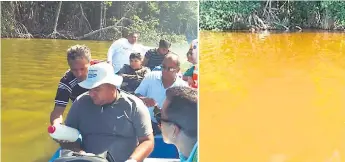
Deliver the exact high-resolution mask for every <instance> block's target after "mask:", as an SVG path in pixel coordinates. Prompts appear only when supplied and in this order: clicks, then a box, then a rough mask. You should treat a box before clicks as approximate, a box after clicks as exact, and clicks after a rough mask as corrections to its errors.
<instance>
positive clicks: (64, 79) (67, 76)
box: [60, 69, 77, 84]
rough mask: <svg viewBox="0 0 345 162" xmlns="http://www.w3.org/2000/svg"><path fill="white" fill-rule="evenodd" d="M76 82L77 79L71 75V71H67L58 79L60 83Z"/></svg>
mask: <svg viewBox="0 0 345 162" xmlns="http://www.w3.org/2000/svg"><path fill="white" fill-rule="evenodd" d="M76 80H77V78H76V77H75V76H74V75H73V73H72V71H71V70H70V69H68V70H67V71H66V72H65V73H64V75H63V76H62V78H61V79H60V82H62V83H65V84H70V83H71V82H74V81H76Z"/></svg>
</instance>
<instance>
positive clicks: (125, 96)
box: [120, 91, 145, 108]
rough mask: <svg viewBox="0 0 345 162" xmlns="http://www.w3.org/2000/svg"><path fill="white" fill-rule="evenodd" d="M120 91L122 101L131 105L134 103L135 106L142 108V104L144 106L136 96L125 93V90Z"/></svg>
mask: <svg viewBox="0 0 345 162" xmlns="http://www.w3.org/2000/svg"><path fill="white" fill-rule="evenodd" d="M120 93H121V97H122V98H123V99H124V101H125V102H128V103H129V104H130V105H131V106H133V105H135V106H136V107H137V108H142V107H143V106H144V107H145V104H144V102H143V101H142V100H141V99H139V98H138V97H137V96H135V95H133V94H130V93H127V92H125V91H120Z"/></svg>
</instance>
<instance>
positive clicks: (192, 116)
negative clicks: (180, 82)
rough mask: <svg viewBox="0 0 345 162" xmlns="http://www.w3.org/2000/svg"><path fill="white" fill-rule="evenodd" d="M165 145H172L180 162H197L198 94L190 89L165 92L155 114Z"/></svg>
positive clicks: (179, 88)
mask: <svg viewBox="0 0 345 162" xmlns="http://www.w3.org/2000/svg"><path fill="white" fill-rule="evenodd" d="M155 117H156V119H157V121H158V124H159V126H160V128H161V130H162V136H163V140H164V142H165V143H168V144H174V145H175V146H176V148H177V149H178V151H179V156H180V160H181V162H197V161H198V159H197V157H198V156H197V152H198V151H197V147H198V93H197V90H196V89H193V88H190V87H172V88H169V89H167V91H166V99H165V101H164V104H163V107H162V110H161V112H158V113H156V114H155Z"/></svg>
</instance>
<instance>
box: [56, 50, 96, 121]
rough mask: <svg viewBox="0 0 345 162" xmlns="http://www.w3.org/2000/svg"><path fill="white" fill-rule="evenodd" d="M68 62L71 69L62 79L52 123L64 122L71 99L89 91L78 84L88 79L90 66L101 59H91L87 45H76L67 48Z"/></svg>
mask: <svg viewBox="0 0 345 162" xmlns="http://www.w3.org/2000/svg"><path fill="white" fill-rule="evenodd" d="M67 62H68V65H69V67H70V69H69V70H68V71H67V72H66V73H65V74H64V76H63V77H62V78H61V79H60V82H59V85H58V88H57V92H56V96H55V107H54V110H53V111H52V112H51V114H50V123H51V124H55V123H62V122H63V119H62V115H63V112H64V111H65V109H66V106H67V104H68V102H69V100H70V99H71V101H72V102H73V101H74V100H75V99H76V98H77V97H78V96H79V95H80V94H82V93H84V92H86V91H88V90H87V89H84V88H82V87H80V86H79V85H78V83H79V82H81V81H83V80H85V79H86V76H87V73H88V67H89V66H90V64H95V63H97V62H99V61H91V51H90V49H89V48H88V47H87V46H85V45H75V46H72V47H71V48H69V49H68V50H67Z"/></svg>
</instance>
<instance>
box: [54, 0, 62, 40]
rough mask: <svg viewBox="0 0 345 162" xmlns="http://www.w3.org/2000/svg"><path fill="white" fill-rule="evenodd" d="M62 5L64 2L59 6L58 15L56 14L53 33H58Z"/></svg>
mask: <svg viewBox="0 0 345 162" xmlns="http://www.w3.org/2000/svg"><path fill="white" fill-rule="evenodd" d="M61 5H62V1H60V2H59V6H58V9H57V11H56V14H55V25H54V30H53V33H57V31H56V28H57V25H58V21H59V15H60V10H61Z"/></svg>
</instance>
